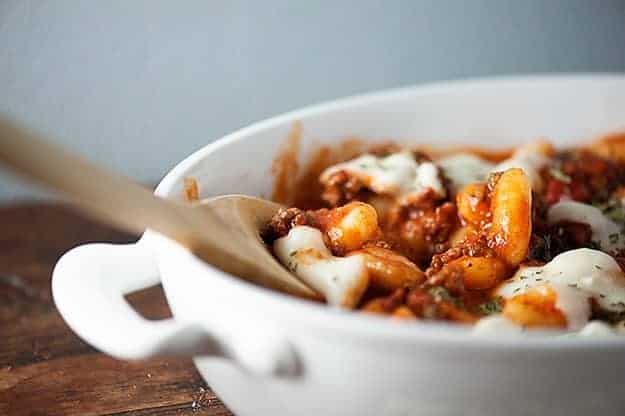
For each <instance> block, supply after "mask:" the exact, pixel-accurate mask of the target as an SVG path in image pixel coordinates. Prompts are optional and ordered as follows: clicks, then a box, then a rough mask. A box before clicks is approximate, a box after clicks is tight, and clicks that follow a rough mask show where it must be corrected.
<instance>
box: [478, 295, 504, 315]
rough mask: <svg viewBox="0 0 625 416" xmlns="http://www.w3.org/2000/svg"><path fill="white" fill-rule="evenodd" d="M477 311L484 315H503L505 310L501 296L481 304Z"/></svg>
mask: <svg viewBox="0 0 625 416" xmlns="http://www.w3.org/2000/svg"><path fill="white" fill-rule="evenodd" d="M477 309H478V310H479V311H480V313H482V314H483V315H492V314H494V313H501V311H502V310H503V298H501V297H500V296H498V297H496V298H493V299H491V300H489V301H487V302H484V303H480V304H479V305H478V306H477Z"/></svg>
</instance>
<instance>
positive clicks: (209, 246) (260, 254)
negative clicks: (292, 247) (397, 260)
mask: <svg viewBox="0 0 625 416" xmlns="http://www.w3.org/2000/svg"><path fill="white" fill-rule="evenodd" d="M0 163H1V164H4V165H5V166H6V167H7V168H9V169H10V170H12V171H14V172H15V173H18V174H21V175H22V176H24V177H26V178H27V179H30V180H33V181H35V182H38V183H39V184H41V185H44V186H47V187H49V188H52V189H54V190H56V191H59V192H61V193H63V194H64V195H66V196H68V197H69V198H70V199H71V200H72V201H73V202H74V203H75V204H76V205H77V206H78V207H79V208H81V209H82V210H83V211H85V213H87V214H89V215H92V216H95V217H96V218H97V219H99V220H101V221H103V222H105V223H107V224H109V225H112V226H116V227H117V228H120V229H122V230H125V231H129V232H133V233H142V232H143V231H145V229H148V228H149V229H152V230H154V231H157V232H159V233H161V234H163V235H165V236H167V237H169V238H171V239H172V240H175V241H177V242H178V243H180V244H182V245H183V246H185V247H187V248H188V249H189V250H191V251H192V252H193V253H194V254H195V255H197V256H198V257H200V258H201V259H202V260H204V261H206V262H207V263H210V264H212V265H214V266H216V267H218V268H220V269H222V270H224V271H226V272H229V273H231V274H234V275H236V276H240V277H242V278H244V279H246V280H248V281H250V282H253V283H256V284H259V285H261V286H265V287H268V288H271V289H276V290H280V291H282V292H285V293H288V294H292V295H296V296H300V297H304V298H309V299H320V297H319V295H318V294H317V293H316V292H315V291H313V290H312V289H310V288H309V287H308V286H307V285H305V284H304V283H302V282H301V281H300V280H298V279H297V278H296V277H295V276H293V275H292V274H291V273H289V272H288V271H287V270H286V269H285V268H284V267H282V266H281V265H280V264H279V263H278V261H277V260H276V259H275V258H274V257H273V256H272V255H271V253H270V252H269V250H268V249H267V247H266V246H265V244H264V242H263V241H262V239H261V237H260V230H261V229H262V227H264V225H265V224H266V223H267V222H268V221H269V220H270V219H271V217H272V215H273V214H275V213H276V212H277V211H278V209H279V208H280V205H278V204H276V203H274V202H271V201H266V200H263V199H261V198H254V197H247V196H243V195H228V196H222V197H217V198H214V199H207V200H203V201H201V202H200V203H198V204H196V205H192V204H183V203H178V202H174V201H170V200H167V199H163V198H160V197H158V196H155V195H154V194H153V193H152V192H151V191H150V190H148V189H146V188H144V187H143V186H141V185H139V184H137V183H135V182H133V181H132V180H130V179H129V178H126V177H124V176H122V175H119V174H117V173H115V172H112V171H109V170H108V169H105V168H103V167H100V166H97V165H96V164H94V163H93V162H90V161H88V160H86V159H84V158H82V157H80V156H78V155H75V154H72V153H71V152H69V151H68V150H66V149H63V148H60V147H58V146H56V145H54V144H52V143H50V142H48V141H46V140H44V139H42V138H40V137H38V136H37V135H36V134H35V133H33V132H31V131H28V130H26V129H24V128H22V127H19V126H17V125H16V124H14V123H13V122H11V121H8V120H6V119H2V118H0Z"/></svg>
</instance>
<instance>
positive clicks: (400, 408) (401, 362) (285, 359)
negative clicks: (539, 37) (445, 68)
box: [52, 75, 625, 416]
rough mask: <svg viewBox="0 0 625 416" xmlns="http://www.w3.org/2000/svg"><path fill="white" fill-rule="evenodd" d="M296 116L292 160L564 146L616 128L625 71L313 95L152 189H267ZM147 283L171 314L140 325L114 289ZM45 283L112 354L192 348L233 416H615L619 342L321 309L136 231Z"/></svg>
mask: <svg viewBox="0 0 625 416" xmlns="http://www.w3.org/2000/svg"><path fill="white" fill-rule="evenodd" d="M295 120H299V121H301V122H302V123H303V144H304V155H303V156H304V158H305V156H306V152H307V151H308V150H310V149H311V148H312V146H313V143H330V142H335V141H338V140H340V139H342V138H344V137H346V136H359V137H362V138H366V139H372V140H375V139H384V138H393V139H396V140H399V141H407V142H412V143H418V142H422V143H434V144H436V145H443V146H444V145H447V144H479V145H484V146H487V147H493V148H494V147H503V146H510V145H514V144H518V143H522V142H523V141H525V140H528V139H533V138H536V137H539V136H540V137H548V138H549V139H551V140H553V141H554V142H555V143H556V144H559V145H563V144H572V143H575V142H578V141H581V140H587V139H590V138H592V137H594V136H597V135H599V134H602V133H605V132H609V131H613V130H616V129H623V128H625V76H620V75H560V76H531V77H514V78H498V79H497V78H496V79H484V80H470V81H458V82H445V83H437V84H431V85H422V86H416V87H409V88H403V89H397V90H390V91H384V92H380V93H374V94H368V95H364V96H359V97H355V98H348V99H344V100H339V101H335V102H331V103H327V104H322V105H318V106H314V107H310V108H306V109H303V110H299V111H295V112H292V113H289V114H285V115H282V116H278V117H275V118H272V119H270V120H267V121H263V122H260V123H257V124H254V125H253V126H250V127H247V128H245V129H242V130H240V131H237V132H235V133H233V134H230V135H228V136H226V137H224V138H222V139H221V140H218V141H217V142H215V143H212V144H210V145H208V146H206V147H205V148H203V149H201V150H199V151H198V152H196V153H194V154H193V155H191V156H189V157H188V158H187V159H185V160H184V161H182V162H181V163H180V164H179V165H177V166H176V167H175V168H174V169H173V170H172V171H171V172H170V173H169V174H167V176H166V177H165V178H164V179H163V181H162V182H161V183H160V185H159V186H158V188H157V190H156V193H157V194H158V195H162V196H165V197H170V198H174V199H180V198H181V197H182V189H181V184H182V179H183V178H184V177H185V176H193V177H195V178H197V179H198V180H199V183H200V189H201V196H202V197H209V196H215V195H220V194H231V193H242V194H249V195H261V196H266V195H269V193H270V190H271V188H272V179H271V176H270V175H269V168H270V166H271V162H272V159H273V158H274V156H275V155H276V152H277V150H278V148H279V146H280V145H281V144H282V142H283V140H284V139H285V137H286V136H287V134H288V132H289V129H290V128H291V125H292V123H293V122H294V121H295ZM172 140H173V139H172ZM206 232H210V230H206ZM159 282H161V283H162V284H163V287H164V290H165V294H166V296H167V301H168V302H169V305H170V306H171V309H172V311H173V315H174V318H173V319H169V320H163V321H147V320H145V319H143V318H141V317H140V316H139V315H138V314H137V313H136V312H135V311H133V310H132V309H131V308H130V306H129V305H128V304H127V303H126V302H125V301H124V298H123V296H124V294H127V293H129V292H132V291H135V290H138V289H141V288H145V287H148V286H151V285H155V284H157V283H159ZM52 289H53V294H54V299H55V302H56V304H57V306H58V309H59V311H60V312H61V314H62V315H63V317H64V318H65V320H66V321H67V323H68V324H69V326H70V327H71V328H72V329H73V330H74V331H75V332H76V333H77V334H78V335H79V336H80V337H82V338H83V339H84V340H86V341H87V342H88V343H90V344H92V345H94V346H95V347H96V348H99V349H101V350H102V351H104V352H107V353H109V354H111V355H113V356H115V357H120V358H125V359H139V358H148V357H152V356H155V355H162V354H175V355H180V356H193V357H194V359H195V363H196V365H197V368H198V370H199V371H200V373H201V374H202V376H203V377H204V378H205V379H206V381H207V382H208V384H209V385H210V386H211V388H212V389H214V391H215V392H216V393H217V394H218V395H219V397H220V398H221V399H222V400H223V401H224V402H225V403H226V404H227V405H228V406H229V407H230V408H231V409H232V410H233V411H234V412H235V413H237V414H239V415H243V416H245V415H276V414H283V415H358V416H360V415H369V414H370V415H387V414H389V415H390V414H393V415H394V414H399V415H408V414H411V415H412V414H420V415H465V416H466V415H479V416H485V415H504V414H505V415H543V414H549V415H551V416H556V415H567V416H568V415H582V414H590V413H591V412H593V413H594V412H596V414H601V415H602V416H606V415H623V414H625V338H609V339H580V338H557V337H555V338H554V337H528V338H524V339H517V338H512V339H510V338H505V337H497V336H495V335H493V336H492V337H480V338H476V337H474V336H472V335H471V334H470V332H469V330H468V329H465V328H461V327H456V326H452V325H445V324H440V323H420V322H417V323H411V324H405V323H398V322H393V321H391V320H387V319H383V318H377V317H372V316H363V315H361V314H356V313H351V312H344V311H340V310H335V309H330V308H328V307H325V306H323V305H318V304H313V303H309V302H305V301H301V300H298V299H294V298H290V297H288V296H285V295H282V294H279V293H275V292H271V291H269V290H265V289H262V288H259V287H256V286H253V285H251V284H248V283H246V282H243V281H241V280H240V279H238V278H236V277H233V276H230V275H227V274H225V273H223V272H221V271H219V270H216V269H214V268H212V267H211V266H208V265H206V264H204V263H202V262H201V261H200V260H198V259H197V258H195V257H194V256H193V255H191V254H190V253H189V252H188V251H187V250H185V249H184V248H182V247H180V246H178V245H177V244H175V243H173V242H171V241H169V240H167V239H165V238H163V237H162V236H159V235H156V234H155V233H152V232H150V231H147V232H146V233H145V234H144V235H143V237H142V238H141V239H140V241H139V242H138V243H136V244H131V245H121V246H113V245H108V244H92V245H86V246H82V247H78V248H76V249H74V250H72V251H70V252H69V253H67V254H66V255H65V256H63V258H62V259H61V260H60V261H59V263H58V265H57V267H56V269H55V271H54V276H53V282H52ZM599 412H600V413H599Z"/></svg>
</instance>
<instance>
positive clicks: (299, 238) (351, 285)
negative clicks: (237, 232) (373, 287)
mask: <svg viewBox="0 0 625 416" xmlns="http://www.w3.org/2000/svg"><path fill="white" fill-rule="evenodd" d="M273 250H274V253H275V254H276V257H278V259H279V260H280V262H281V263H282V264H283V265H284V266H286V267H287V268H288V269H289V270H290V271H291V272H292V273H294V274H295V275H296V276H297V277H298V278H300V279H301V280H302V281H304V282H305V283H307V284H308V285H310V286H311V287H312V288H313V289H315V290H317V291H318V292H320V293H322V294H323V295H324V296H325V298H326V301H327V302H328V304H329V305H332V306H343V307H348V308H351V307H354V306H355V305H356V303H357V302H358V301H359V300H360V296H361V295H362V293H363V292H364V290H365V289H366V287H367V283H368V275H367V270H366V267H365V257H364V256H363V255H362V254H357V255H353V256H349V257H334V256H333V255H332V253H331V252H330V250H329V249H328V248H327V247H326V245H325V244H324V242H323V235H322V234H321V231H319V230H318V229H316V228H312V227H307V226H297V227H293V228H292V229H291V230H290V231H289V233H288V234H287V235H286V236H284V237H281V238H278V239H277V240H276V241H274V243H273Z"/></svg>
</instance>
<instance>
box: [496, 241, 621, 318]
mask: <svg viewBox="0 0 625 416" xmlns="http://www.w3.org/2000/svg"><path fill="white" fill-rule="evenodd" d="M540 286H549V287H551V288H552V289H553V290H555V292H556V296H557V298H556V307H558V309H560V310H561V311H562V313H563V314H564V315H565V317H566V318H567V322H568V325H569V329H573V330H577V329H580V328H581V327H582V326H583V325H584V324H585V323H586V322H587V321H588V318H589V317H590V306H589V299H591V298H592V299H594V300H595V301H596V302H597V304H598V305H599V306H600V307H601V308H602V309H605V310H607V311H613V312H622V311H625V274H624V273H623V271H622V270H621V268H620V267H619V265H618V263H616V261H615V260H614V259H613V258H612V257H611V256H609V255H608V254H606V253H604V252H602V251H598V250H590V249H587V248H580V249H577V250H571V251H567V252H565V253H562V254H560V255H559V256H556V257H555V258H554V259H553V260H551V261H550V262H549V263H547V264H545V265H544V266H540V267H522V268H520V269H519V270H518V271H517V272H516V274H515V275H514V277H513V278H512V279H510V280H507V281H505V282H504V283H502V284H501V285H500V286H499V288H497V290H496V294H498V295H499V296H502V297H504V298H512V297H514V296H517V295H520V294H522V293H524V292H525V291H527V290H528V289H530V288H536V287H540Z"/></svg>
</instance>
